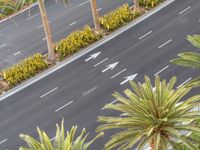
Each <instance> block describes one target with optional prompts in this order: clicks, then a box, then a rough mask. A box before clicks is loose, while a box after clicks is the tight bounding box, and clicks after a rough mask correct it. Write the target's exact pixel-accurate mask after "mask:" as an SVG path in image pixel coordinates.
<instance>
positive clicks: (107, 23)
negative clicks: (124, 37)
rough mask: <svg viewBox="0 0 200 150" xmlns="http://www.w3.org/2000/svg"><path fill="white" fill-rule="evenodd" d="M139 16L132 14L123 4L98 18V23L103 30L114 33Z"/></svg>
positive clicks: (138, 13)
mask: <svg viewBox="0 0 200 150" xmlns="http://www.w3.org/2000/svg"><path fill="white" fill-rule="evenodd" d="M140 15H141V12H139V11H137V12H134V11H132V10H131V9H130V8H129V6H128V4H124V5H122V6H121V7H119V8H117V9H115V10H114V11H111V12H109V13H108V14H105V15H104V16H103V17H100V19H99V21H100V24H101V26H102V27H103V28H104V29H105V30H107V31H114V30H116V29H117V28H119V27H121V26H123V25H124V24H126V23H128V22H130V21H132V20H133V19H134V18H136V17H138V16H140Z"/></svg>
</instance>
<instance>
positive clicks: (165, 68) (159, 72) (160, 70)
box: [154, 65, 169, 76]
mask: <svg viewBox="0 0 200 150" xmlns="http://www.w3.org/2000/svg"><path fill="white" fill-rule="evenodd" d="M168 67H169V65H167V66H166V67H164V68H163V69H161V70H159V71H158V72H157V73H155V74H154V76H157V75H159V74H160V73H161V72H162V71H164V70H165V69H167V68H168Z"/></svg>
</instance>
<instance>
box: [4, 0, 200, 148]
mask: <svg viewBox="0 0 200 150" xmlns="http://www.w3.org/2000/svg"><path fill="white" fill-rule="evenodd" d="M199 9H200V3H199V2H198V0H176V1H175V2H173V3H172V4H170V5H169V6H167V7H165V8H164V9H162V10H161V11H159V12H158V13H156V14H154V15H152V16H151V17H149V18H148V19H146V20H145V21H143V22H141V23H139V24H138V25H136V26H134V27H132V28H131V29H129V30H127V31H126V32H124V33H123V34H121V35H119V36H117V37H116V38H114V39H112V40H110V41H109V42H107V43H105V44H103V45H102V46H100V47H98V48H96V49H95V50H94V51H92V52H91V53H88V54H87V55H84V56H83V57H81V58H80V59H78V60H76V61H74V62H72V63H70V64H69V65H66V66H65V67H63V68H61V69H59V70H58V71H56V72H54V73H52V74H51V75H49V76H47V77H45V78H43V79H41V80H40V81H39V82H36V83H34V84H32V85H31V86H29V87H27V88H25V89H24V90H22V91H20V92H18V93H16V94H15V95H13V96H10V97H8V98H6V99H5V100H3V101H1V102H0V121H1V122H0V149H1V150H6V149H7V150H16V149H17V148H18V147H19V146H20V145H24V142H23V141H21V140H20V138H19V137H18V135H19V134H20V133H28V134H31V135H33V136H35V137H37V133H36V130H35V129H36V127H37V126H39V127H40V128H42V129H44V130H45V131H46V132H47V133H49V135H50V137H51V138H53V137H54V135H55V124H56V123H59V122H60V121H61V120H62V118H65V126H66V129H69V128H70V127H71V126H72V125H78V126H79V128H80V129H82V128H83V127H85V128H87V129H88V131H89V132H90V133H91V136H93V135H94V134H95V132H94V130H95V128H96V127H97V125H98V123H96V118H97V116H99V115H118V114H117V113H116V112H113V111H108V110H107V111H103V110H101V108H102V107H103V106H104V105H105V104H107V103H112V102H115V99H114V98H113V97H112V96H111V93H113V92H114V91H118V92H120V93H122V92H123V90H124V89H126V88H128V87H129V84H128V83H125V82H123V81H124V80H125V79H124V78H125V77H127V76H130V75H136V74H137V76H136V77H135V78H134V81H139V82H142V81H143V77H144V75H148V76H150V77H151V78H152V79H153V78H154V76H155V75H156V74H159V75H160V76H161V77H162V78H165V79H169V78H170V77H172V76H173V75H176V76H177V77H178V82H177V84H176V87H178V86H179V85H181V84H183V83H184V82H186V81H188V80H189V79H191V78H194V77H195V76H197V75H198V74H199V71H197V70H191V69H187V68H182V67H179V66H176V65H173V64H171V63H169V60H170V59H172V58H175V57H176V55H177V54H178V53H180V52H182V51H188V50H192V51H198V49H196V48H194V47H193V46H191V44H190V43H189V42H187V41H186V39H185V37H186V35H188V34H198V33H200V28H199V26H200V21H199V20H200V14H199V13H198V12H199ZM98 52H101V53H100V54H99V55H98V57H97V58H96V59H95V60H89V61H87V62H86V61H85V60H87V59H88V58H89V56H90V55H91V54H94V53H98ZM113 63H116V64H115V65H116V66H115V67H114V68H113V70H107V69H106V66H107V65H110V64H113ZM123 83H124V84H123ZM198 92H199V90H198V89H196V90H193V91H192V92H191V93H190V95H192V94H195V93H198ZM188 96H189V95H188ZM110 135H111V132H106V134H105V136H104V137H103V138H101V139H99V140H98V141H97V142H95V144H94V145H93V146H92V148H91V149H92V150H94V149H95V150H101V149H102V147H103V145H104V143H105V142H106V141H107V140H108V138H109V136H110Z"/></svg>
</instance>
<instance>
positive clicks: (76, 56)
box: [0, 0, 175, 101]
mask: <svg viewBox="0 0 200 150" xmlns="http://www.w3.org/2000/svg"><path fill="white" fill-rule="evenodd" d="M174 1H175V0H166V1H164V2H163V3H161V4H160V5H159V6H157V7H155V8H153V9H152V10H150V11H149V12H147V13H145V14H144V15H142V16H140V17H138V18H137V19H135V20H133V21H132V22H130V23H129V24H127V25H125V26H124V27H122V28H120V29H118V30H117V31H115V32H113V33H112V34H110V35H108V36H107V37H105V38H103V39H101V40H99V41H97V42H96V43H94V44H92V45H90V46H88V47H87V48H85V49H84V50H82V51H80V52H78V53H76V54H74V55H72V56H71V57H69V58H67V59H66V60H65V61H63V62H61V63H59V64H58V65H55V66H53V67H52V68H49V69H48V70H46V71H44V72H41V73H40V74H38V75H36V76H34V77H33V78H31V79H29V80H27V81H25V82H23V83H21V84H20V85H18V86H16V87H14V88H13V89H11V90H9V91H7V92H5V93H4V94H1V95H0V101H2V100H5V99H6V98H7V97H9V96H11V95H13V94H15V93H17V92H19V91H21V90H23V89H24V88H26V87H28V86H30V85H32V84H33V83H36V82H38V81H39V80H41V79H43V78H44V77H47V76H49V75H50V74H52V73H54V72H56V71H57V70H59V69H61V68H63V67H64V66H66V65H68V64H70V63H72V62H74V61H75V60H77V59H79V58H80V57H82V56H84V55H85V54H87V53H89V52H91V51H93V50H95V49H96V48H97V47H99V46H101V45H103V44H105V43H107V42H108V41H110V40H111V39H114V38H116V37H117V36H119V35H121V34H122V33H124V32H125V31H127V30H129V29H130V28H132V27H134V26H135V25H137V24H139V23H141V22H142V21H144V20H145V19H147V18H149V17H150V16H152V15H153V14H155V13H157V12H159V11H160V10H162V9H163V8H165V7H167V6H168V5H169V4H171V3H173V2H174Z"/></svg>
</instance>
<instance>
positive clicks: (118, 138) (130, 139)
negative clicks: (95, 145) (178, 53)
mask: <svg viewBox="0 0 200 150" xmlns="http://www.w3.org/2000/svg"><path fill="white" fill-rule="evenodd" d="M175 83H176V78H175V77H173V78H171V79H170V81H169V82H168V83H166V80H163V81H160V78H159V77H158V76H157V77H156V78H155V83H154V85H152V83H151V80H150V79H149V78H148V77H147V76H145V82H144V83H143V84H141V83H138V84H136V83H135V82H133V81H131V82H130V84H131V87H132V88H133V91H134V92H133V91H131V90H130V89H126V90H125V91H124V93H125V95H126V97H123V96H122V95H120V94H119V93H117V92H115V93H114V94H113V96H114V97H115V98H116V99H117V100H118V103H115V104H107V105H106V106H105V107H104V108H103V109H110V110H115V111H118V112H120V116H100V117H98V121H99V122H101V123H103V124H101V125H100V126H99V127H98V128H97V132H100V131H104V130H113V129H117V133H116V134H114V135H112V136H111V139H110V140H109V141H108V142H107V143H106V145H105V149H106V150H111V149H113V148H114V149H116V148H119V149H120V150H128V149H132V148H133V146H134V145H137V148H138V150H143V148H144V147H145V146H147V145H149V146H151V148H152V150H167V149H168V148H169V147H170V146H172V147H174V146H175V145H176V143H177V142H178V141H181V142H182V143H183V144H184V145H185V146H187V147H188V148H190V150H197V148H196V147H195V145H193V143H192V141H190V140H189V138H188V137H187V136H186V135H185V134H183V131H195V132H198V133H200V127H195V126H194V121H195V120H197V119H199V118H200V114H199V112H198V111H192V112H191V109H192V108H193V107H195V106H196V105H199V100H200V95H195V96H193V97H191V98H189V99H186V100H185V99H184V98H183V97H184V96H185V95H186V94H187V93H188V92H189V91H190V90H191V88H189V87H188V88H186V87H179V88H178V89H176V88H174V84H175ZM154 87H155V88H154ZM182 100H184V101H183V102H182V103H180V102H181V101H182Z"/></svg>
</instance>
